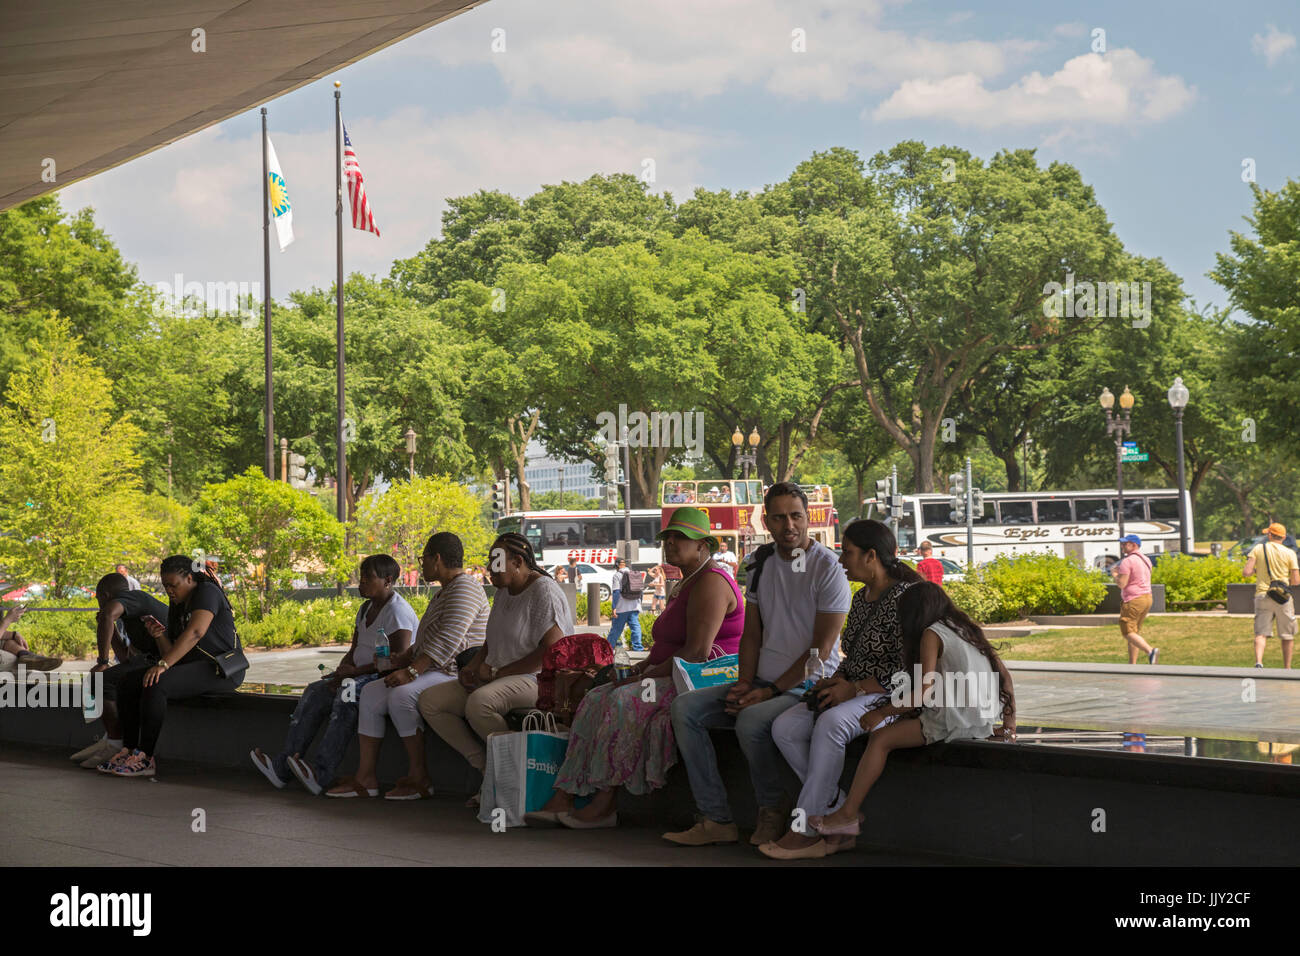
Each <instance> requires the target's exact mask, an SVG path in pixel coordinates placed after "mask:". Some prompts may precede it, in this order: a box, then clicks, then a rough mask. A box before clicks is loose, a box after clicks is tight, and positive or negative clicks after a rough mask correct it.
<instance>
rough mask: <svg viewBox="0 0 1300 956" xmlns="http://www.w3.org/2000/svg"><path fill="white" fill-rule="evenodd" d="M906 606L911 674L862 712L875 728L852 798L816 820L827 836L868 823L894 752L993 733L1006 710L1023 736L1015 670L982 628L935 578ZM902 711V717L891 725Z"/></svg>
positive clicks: (902, 603)
mask: <svg viewBox="0 0 1300 956" xmlns="http://www.w3.org/2000/svg"><path fill="white" fill-rule="evenodd" d="M898 610H899V614H900V617H901V623H902V629H903V662H904V668H905V670H904V672H903V674H904V677H905V679H904V680H903V681H902V686H901V687H899V688H897V689H895V691H894V693H893V697H892V699H891V701H890V703H889V704H888V706H886V707H882V708H880V709H878V710H874V711H871V712H869V713H867V714H864V715H863V716H862V727H863V729H864V730H869V731H873V732H872V734H871V737H870V738H869V739H868V740H867V752H866V753H865V754H863V755H862V760H861V761H860V762H859V763H858V769H857V773H856V774H854V777H853V785H852V786H851V787H850V788H849V795H848V797H847V799H845V801H844V802H843V803H842V804H841V805H840V807H839V809H838V810H836V811H835V812H834V813H831V814H828V815H827V816H826V817H824V818H817V817H812V818H810V819H809V823H810V824H811V825H812V827H813V829H815V830H817V832H818V833H821V834H822V835H823V836H826V837H834V836H856V835H857V833H858V828H859V826H860V825H861V823H862V818H861V817H860V816H859V815H858V810H859V809H860V808H861V807H862V802H863V801H864V800H865V799H866V797H867V794H868V793H869V792H870V790H871V788H872V786H873V785H874V784H875V782H876V781H877V780H879V779H880V774H881V772H882V771H883V770H884V769H885V760H886V758H888V756H889V754H890V752H891V751H894V750H901V749H904V748H908V747H923V746H925V745H926V744H934V743H941V742H943V741H950V740H980V739H983V738H987V737H991V736H993V735H994V727H993V724H994V721H995V719H996V718H997V717H998V716H1001V718H1002V734H1001V736H1003V737H1004V738H1006V739H1014V738H1015V733H1016V701H1015V694H1014V691H1013V688H1012V686H1011V674H1010V673H1008V671H1007V668H1006V665H1005V664H1003V663H1002V659H1001V658H999V657H998V654H997V651H995V650H993V647H992V645H990V644H989V642H988V638H986V637H985V636H984V631H983V630H982V629H981V628H980V626H979V625H978V624H976V623H975V622H974V621H972V620H971V619H970V617H969V616H967V614H966V613H965V612H963V611H962V610H960V609H959V608H957V607H956V606H955V605H954V604H953V603H952V600H951V599H950V598H949V597H948V595H947V593H946V592H945V591H944V590H943V588H941V587H940V586H939V585H937V584H932V583H930V582H929V581H926V582H925V583H923V584H918V585H916V586H915V587H913V588H911V589H909V590H908V591H907V593H906V594H904V595H903V596H902V597H901V598H900V599H899V602H898ZM917 678H919V682H918V680H917ZM918 708H919V710H918ZM896 717H898V718H902V719H899V720H898V721H897V723H894V724H892V725H891V726H888V727H885V726H884V724H885V723H886V722H887V721H888V720H890V719H891V718H896ZM876 728H883V729H880V730H877V729H876Z"/></svg>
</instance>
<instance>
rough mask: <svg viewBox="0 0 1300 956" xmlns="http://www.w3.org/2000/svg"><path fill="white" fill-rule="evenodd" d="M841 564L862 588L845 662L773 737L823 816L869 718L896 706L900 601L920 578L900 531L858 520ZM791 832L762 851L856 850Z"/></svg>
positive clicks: (805, 803)
mask: <svg viewBox="0 0 1300 956" xmlns="http://www.w3.org/2000/svg"><path fill="white" fill-rule="evenodd" d="M840 564H841V565H843V567H844V572H845V574H847V575H848V578H849V580H850V581H860V582H861V583H862V585H863V586H862V587H861V588H859V589H858V592H857V594H855V595H854V596H853V604H852V605H851V606H850V608H849V616H848V620H847V621H845V623H844V633H843V635H842V636H841V637H840V648H841V654H842V655H843V659H842V661H841V663H840V666H839V669H838V670H836V672H835V673H834V675H832V676H831V677H828V678H826V679H824V680H822V681H819V682H818V683H817V684H816V685H814V687H813V688H812V693H813V700H812V701H811V702H809V703H807V704H806V705H805V706H799V705H796V706H794V707H791V708H790V709H789V710H787V711H786V712H785V713H784V714H782V715H781V716H780V717H778V718H777V719H776V722H775V723H773V724H772V739H773V740H775V741H776V745H777V747H778V748H779V749H780V751H781V753H782V754H783V755H784V756H785V759H786V762H787V763H789V764H790V766H791V768H792V769H793V770H794V772H795V773H796V774H798V776H799V779H800V780H802V781H803V789H802V790H800V791H799V801H798V803H797V804H796V806H797V807H798V808H799V809H801V810H803V812H804V814H805V816H807V817H813V816H824V815H825V814H828V813H830V812H831V811H832V810H834V809H835V808H836V807H837V806H839V804H840V803H841V802H842V801H843V800H844V793H843V791H841V790H840V788H839V780H840V774H841V772H842V771H843V770H844V749H845V748H846V747H847V746H848V744H849V741H851V740H853V739H854V738H856V737H860V736H861V735H862V734H864V733H866V730H865V729H864V728H863V727H862V725H861V723H860V721H861V719H862V717H863V715H864V714H867V713H869V712H871V711H872V710H873V709H874V708H879V707H883V706H884V705H886V704H888V703H889V696H888V689H887V688H888V687H889V681H890V677H891V676H892V675H893V674H894V673H896V672H897V671H898V670H899V668H900V666H901V665H902V663H903V646H902V633H901V630H900V627H899V617H898V602H899V599H900V598H901V597H902V595H903V594H904V592H906V590H907V589H908V588H909V587H910V586H912V585H913V584H915V583H916V582H918V581H920V580H921V577H920V575H918V574H917V573H916V572H915V571H913V570H912V569H911V568H909V567H908V566H907V565H905V564H903V563H902V562H901V561H900V560H899V559H898V542H897V540H896V539H895V538H894V533H893V532H892V531H890V530H889V528H888V527H887V526H886V525H883V524H881V523H880V522H879V521H870V520H863V521H854V522H853V523H852V524H850V525H849V526H848V527H847V528H845V529H844V540H843V544H842V552H841V554H840ZM810 830H811V828H808V831H809V832H803V833H800V832H797V831H796V830H794V829H791V830H790V831H789V832H788V833H786V834H785V835H784V836H782V837H781V839H780V840H777V841H776V842H774V843H764V844H762V845H761V846H760V847H759V850H760V851H761V852H762V853H763V854H764V855H766V856H769V857H772V858H773V859H778V860H791V859H804V858H809V857H822V856H827V855H829V854H831V853H836V852H838V851H841V850H846V849H849V848H851V847H852V846H853V844H854V842H855V840H854V838H853V837H852V836H845V837H841V836H834V837H827V838H823V837H821V836H818V835H817V834H815V833H812V832H810Z"/></svg>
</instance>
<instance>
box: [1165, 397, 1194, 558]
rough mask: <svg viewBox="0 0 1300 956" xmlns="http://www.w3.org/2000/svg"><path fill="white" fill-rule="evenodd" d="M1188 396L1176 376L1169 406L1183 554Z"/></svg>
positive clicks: (1185, 548)
mask: <svg viewBox="0 0 1300 956" xmlns="http://www.w3.org/2000/svg"><path fill="white" fill-rule="evenodd" d="M1189 398H1191V393H1190V392H1188V391H1187V386H1186V385H1184V384H1183V379H1182V376H1181V375H1179V376H1176V377H1175V378H1174V384H1173V386H1172V387H1171V388H1170V389H1169V407H1170V408H1172V409H1173V410H1174V440H1175V442H1176V444H1177V445H1178V550H1179V551H1181V552H1182V553H1183V554H1187V553H1188V551H1189V550H1191V548H1190V543H1189V542H1188V540H1187V502H1186V498H1187V475H1186V473H1185V472H1184V470H1183V409H1185V408H1186V407H1187V400H1188V399H1189Z"/></svg>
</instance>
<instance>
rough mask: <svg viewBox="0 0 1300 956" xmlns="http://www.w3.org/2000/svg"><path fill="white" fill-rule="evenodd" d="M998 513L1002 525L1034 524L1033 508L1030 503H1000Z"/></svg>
mask: <svg viewBox="0 0 1300 956" xmlns="http://www.w3.org/2000/svg"><path fill="white" fill-rule="evenodd" d="M998 512H999V514H1000V515H1001V522H1002V524H1033V523H1034V506H1033V502H1030V501H1000V502H998Z"/></svg>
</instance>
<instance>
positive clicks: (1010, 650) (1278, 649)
mask: <svg viewBox="0 0 1300 956" xmlns="http://www.w3.org/2000/svg"><path fill="white" fill-rule="evenodd" d="M1252 630H1253V627H1252V624H1251V619H1250V618H1228V617H1223V618H1216V617H1178V616H1173V617H1149V618H1147V620H1146V622H1145V623H1144V624H1143V625H1142V636H1143V637H1144V638H1146V640H1147V643H1148V644H1151V645H1152V646H1153V647H1158V648H1160V660H1159V663H1161V664H1181V665H1187V666H1195V665H1200V666H1206V667H1251V666H1253V665H1254V663H1255V649H1254V648H1255V644H1254V635H1253V634H1252V633H1251V632H1252ZM991 640H992V642H993V646H994V647H995V648H996V649H997V651H998V653H999V654H1001V655H1002V656H1003V657H1004V658H1006V659H1007V660H1019V661H1083V662H1088V663H1094V664H1127V663H1128V644H1127V643H1126V642H1125V641H1124V639H1123V638H1122V637H1121V636H1120V633H1119V625H1118V624H1110V625H1107V626H1106V627H1064V628H1054V629H1053V630H1050V631H1040V632H1039V633H1037V634H1031V635H1029V636H1028V637H1012V638H996V637H993V638H991ZM1138 660H1139V663H1146V661H1145V659H1144V658H1142V657H1141V656H1139V658H1138ZM1294 663H1296V664H1300V661H1296V662H1294ZM1264 666H1265V667H1281V666H1282V644H1281V642H1280V641H1279V640H1278V639H1277V638H1276V637H1271V638H1269V641H1268V646H1267V648H1266V649H1265V651H1264Z"/></svg>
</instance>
